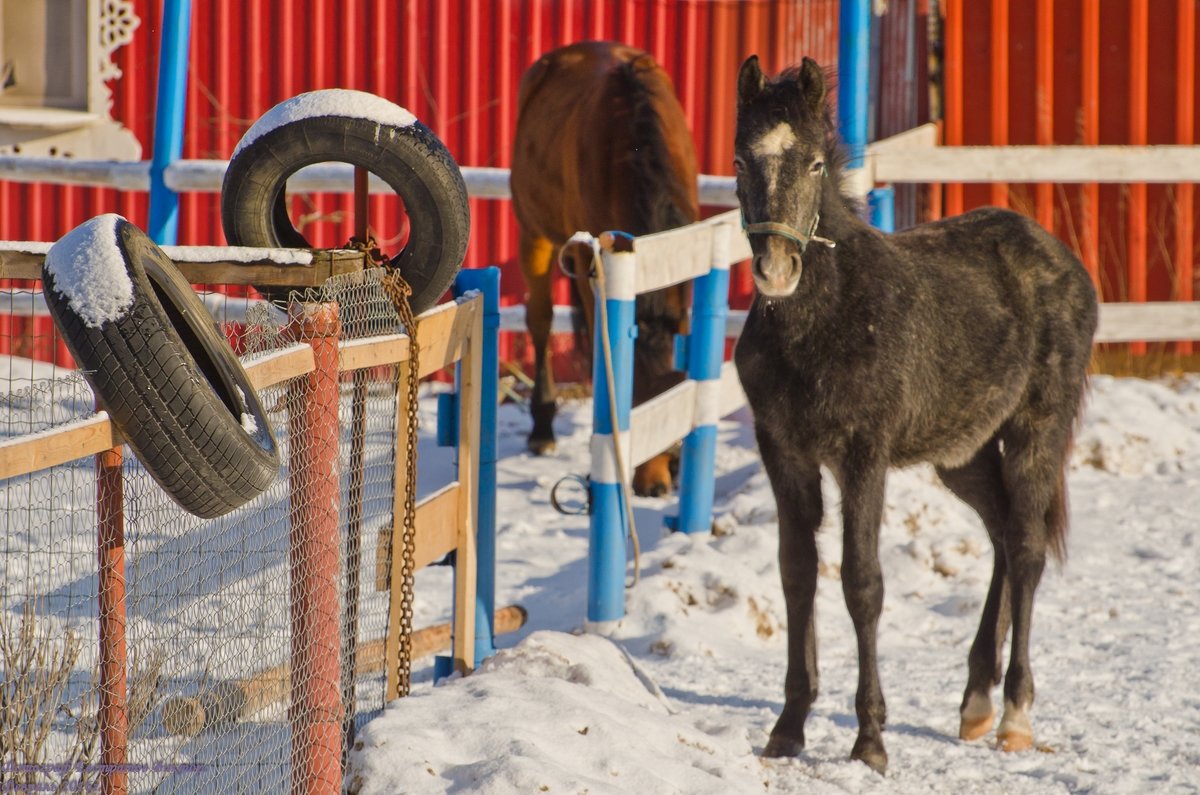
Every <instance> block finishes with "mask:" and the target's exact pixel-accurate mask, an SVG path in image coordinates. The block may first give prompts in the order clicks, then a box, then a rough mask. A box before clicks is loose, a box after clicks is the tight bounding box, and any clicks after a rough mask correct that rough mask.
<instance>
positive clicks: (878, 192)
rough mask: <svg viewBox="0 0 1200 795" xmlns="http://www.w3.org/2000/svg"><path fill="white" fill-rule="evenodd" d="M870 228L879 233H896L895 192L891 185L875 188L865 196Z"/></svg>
mask: <svg viewBox="0 0 1200 795" xmlns="http://www.w3.org/2000/svg"><path fill="white" fill-rule="evenodd" d="M867 211H868V213H869V214H870V221H871V226H873V227H875V228H876V229H878V230H879V231H881V232H889V233H890V232H895V231H896V190H895V188H893V187H892V186H891V185H887V186H885V187H882V188H875V189H874V190H872V191H871V192H870V193H868V194H867Z"/></svg>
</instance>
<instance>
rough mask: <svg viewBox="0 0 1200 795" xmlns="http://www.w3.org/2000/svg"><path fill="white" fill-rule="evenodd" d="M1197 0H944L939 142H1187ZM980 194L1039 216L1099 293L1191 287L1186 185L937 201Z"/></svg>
mask: <svg viewBox="0 0 1200 795" xmlns="http://www.w3.org/2000/svg"><path fill="white" fill-rule="evenodd" d="M1196 6H1197V2H1196V0H1103V2H1101V0H1036V1H1035V0H1029V1H1028V2H1010V0H981V1H979V2H974V1H973V2H967V0H945V1H944V3H943V8H944V10H945V14H946V18H945V21H946V127H945V133H946V142H947V143H948V144H951V145H954V144H966V145H972V144H973V145H988V144H1092V145H1094V144H1176V143H1180V144H1192V143H1194V142H1195V141H1194V130H1195V125H1196V121H1197V107H1196V105H1197V103H1196V81H1195V75H1196V67H1197V63H1196V58H1197V57H1196V49H1195V42H1196V24H1197V23H1196ZM981 204H1005V205H1009V206H1012V207H1013V208H1014V209H1019V210H1022V211H1023V212H1027V213H1028V214H1029V215H1032V216H1034V217H1036V218H1038V219H1039V221H1041V223H1042V224H1043V225H1044V226H1045V227H1046V228H1048V229H1051V230H1052V231H1054V232H1055V233H1056V234H1057V235H1059V236H1060V237H1061V238H1062V239H1063V240H1065V241H1066V242H1067V243H1068V244H1069V245H1071V246H1072V247H1073V248H1074V250H1075V251H1076V252H1077V253H1079V254H1080V256H1081V257H1082V259H1083V261H1084V263H1085V264H1086V265H1087V266H1088V268H1089V270H1090V271H1091V272H1092V273H1093V275H1094V277H1095V279H1096V281H1097V283H1098V285H1099V287H1100V293H1101V297H1102V299H1103V300H1106V301H1124V300H1129V301H1146V300H1151V301H1154V300H1159V301H1161V300H1185V301H1186V300H1192V299H1193V297H1194V295H1195V278H1196V271H1195V268H1194V262H1195V259H1196V248H1195V240H1194V235H1193V229H1194V227H1195V223H1196V220H1197V217H1196V208H1195V206H1194V200H1193V186H1192V185H1189V184H1185V185H1145V184H1141V185H1137V184H1132V185H1094V184H1093V185H1086V184H1085V185H1049V184H1044V185H1015V184H998V185H992V186H988V185H968V186H947V189H946V211H947V212H949V213H956V212H961V211H962V210H963V209H969V208H971V207H974V206H977V205H981ZM1178 347H1179V350H1180V352H1183V353H1190V352H1191V344H1190V343H1184V344H1181V345H1180V346H1178ZM1134 349H1135V350H1137V346H1135V348H1134Z"/></svg>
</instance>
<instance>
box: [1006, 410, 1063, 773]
mask: <svg viewBox="0 0 1200 795" xmlns="http://www.w3.org/2000/svg"><path fill="white" fill-rule="evenodd" d="M1071 421H1072V420H1071V418H1070V417H1066V418H1063V421H1062V422H1061V423H1059V426H1058V427H1057V428H1056V427H1054V424H1053V423H1052V422H1049V421H1048V418H1047V417H1038V418H1034V419H1031V418H1030V417H1023V418H1017V419H1014V420H1010V421H1009V423H1008V424H1007V425H1006V426H1005V428H1004V429H1003V431H1002V438H1003V439H1004V448H1005V452H1004V459H1003V470H1004V482H1005V484H1006V486H1007V487H1008V495H1009V501H1010V506H1011V507H1010V517H1009V522H1008V526H1007V535H1006V536H1005V539H1004V549H1005V554H1006V557H1007V558H1008V580H1009V588H1010V602H1011V606H1012V650H1011V652H1010V657H1009V663H1008V671H1007V672H1006V673H1005V675H1004V715H1003V716H1002V717H1001V719H1000V726H999V728H998V729H997V730H996V740H997V743H998V744H999V746H1000V748H1002V749H1003V750H1005V751H1023V750H1025V749H1028V748H1031V747H1032V746H1033V728H1032V726H1031V724H1030V720H1029V711H1030V709H1031V708H1032V706H1033V697H1034V689H1033V673H1032V670H1031V668H1030V664H1029V639H1030V634H1031V630H1032V620H1033V599H1034V593H1035V592H1036V590H1037V587H1038V583H1039V582H1041V579H1042V571H1043V570H1044V569H1045V567H1046V553H1047V550H1049V549H1051V548H1052V545H1053V546H1054V547H1057V546H1058V544H1059V543H1061V539H1062V537H1063V533H1065V529H1066V528H1065V522H1066V511H1065V499H1066V484H1065V482H1064V480H1063V466H1064V463H1065V460H1066V456H1067V449H1068V447H1069V444H1070V428H1071ZM1035 428H1036V429H1037V430H1036V431H1035V430H1034V429H1035Z"/></svg>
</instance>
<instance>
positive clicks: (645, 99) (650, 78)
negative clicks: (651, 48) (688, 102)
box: [613, 53, 699, 234]
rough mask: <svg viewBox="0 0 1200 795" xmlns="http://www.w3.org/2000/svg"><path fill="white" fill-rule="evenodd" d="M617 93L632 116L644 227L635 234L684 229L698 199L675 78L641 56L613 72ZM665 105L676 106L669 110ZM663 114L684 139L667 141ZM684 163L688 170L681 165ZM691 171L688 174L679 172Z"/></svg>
mask: <svg viewBox="0 0 1200 795" xmlns="http://www.w3.org/2000/svg"><path fill="white" fill-rule="evenodd" d="M613 89H614V92H615V94H616V96H619V97H621V98H622V99H623V100H624V103H625V104H626V107H627V111H628V114H629V115H628V118H629V135H630V143H631V150H630V151H631V155H630V157H631V164H632V168H633V173H634V175H635V177H636V182H637V186H638V189H637V191H636V194H637V195H636V196H634V197H633V200H634V204H635V208H634V209H635V212H636V216H637V219H638V221H639V222H640V223H641V224H643V225H644V228H642V229H636V230H634V229H631V230H628V231H630V232H632V233H633V234H648V233H651V232H661V231H662V230H664V229H671V228H674V227H677V226H684V225H686V224H690V223H692V222H694V221H696V220H698V219H699V206H698V203H697V200H696V187H695V172H696V166H695V163H696V155H695V150H694V149H693V147H692V141H691V134H690V133H688V132H687V128H686V124H683V123H682V122H680V121H678V120H681V119H682V116H683V111H682V108H679V107H678V100H676V99H675V95H674V90H673V89H672V87H671V79H670V78H669V77H668V76H667V74H666V73H665V72H664V71H663V70H662V68H661V67H659V65H658V64H657V63H656V62H655V60H654V58H653V57H651V56H650V55H649V54H645V53H643V54H641V55H638V56H637V57H635V58H632V59H630V60H627V61H623V62H622V63H620V64H619V65H618V66H617V68H616V69H615V70H614V71H613ZM667 103H670V104H671V105H674V106H675V107H673V108H667V107H666V105H667ZM664 111H666V112H669V113H671V115H672V117H673V118H674V119H676V120H677V121H676V123H680V124H681V125H682V128H683V129H682V133H683V134H682V135H677V136H673V137H674V139H675V140H674V145H675V146H676V147H680V148H681V151H678V152H676V151H672V148H671V147H672V143H671V142H668V140H667V136H668V131H667V125H668V124H669V123H671V122H670V120H668V119H667V118H665V115H664ZM682 163H686V164H687V165H686V166H681V164H682ZM681 172H690V173H681Z"/></svg>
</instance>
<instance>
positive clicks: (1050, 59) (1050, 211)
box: [1034, 0, 1054, 232]
mask: <svg viewBox="0 0 1200 795" xmlns="http://www.w3.org/2000/svg"><path fill="white" fill-rule="evenodd" d="M1036 71H1037V79H1036V84H1037V85H1036V88H1035V94H1034V95H1035V97H1036V102H1037V142H1038V143H1039V144H1041V145H1042V146H1050V145H1051V144H1053V143H1054V0H1037V64H1036ZM1036 196H1037V198H1036V207H1037V219H1038V223H1040V224H1041V225H1042V228H1044V229H1046V230H1048V231H1050V232H1053V231H1054V186H1053V185H1052V184H1050V183H1049V182H1039V183H1038V185H1037V189H1036Z"/></svg>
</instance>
